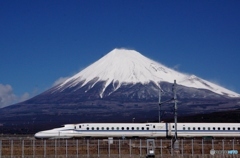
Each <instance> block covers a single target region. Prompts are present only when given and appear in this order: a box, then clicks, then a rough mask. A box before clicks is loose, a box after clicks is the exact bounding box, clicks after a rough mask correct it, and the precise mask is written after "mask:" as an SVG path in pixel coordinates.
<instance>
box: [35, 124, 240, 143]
mask: <svg viewBox="0 0 240 158" xmlns="http://www.w3.org/2000/svg"><path fill="white" fill-rule="evenodd" d="M174 135H175V124H174V123H80V124H66V125H64V127H61V128H54V129H51V130H45V131H40V132H38V133H36V134H35V135H34V136H35V138H36V139H59V138H90V137H96V138H100V137H102V138H115V137H118V138H127V137H130V138H131V137H145V138H147V137H151V138H155V137H172V136H174ZM177 136H178V137H208V136H209V137H240V124H239V123H177Z"/></svg>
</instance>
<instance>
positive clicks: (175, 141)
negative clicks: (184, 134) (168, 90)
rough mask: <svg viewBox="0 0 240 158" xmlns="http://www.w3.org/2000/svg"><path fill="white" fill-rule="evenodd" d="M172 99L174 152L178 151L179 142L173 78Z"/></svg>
mask: <svg viewBox="0 0 240 158" xmlns="http://www.w3.org/2000/svg"><path fill="white" fill-rule="evenodd" d="M172 90H173V100H174V123H175V125H174V128H175V135H174V144H173V148H174V152H175V153H176V154H178V153H179V142H178V138H177V93H176V80H174V84H173V88H172Z"/></svg>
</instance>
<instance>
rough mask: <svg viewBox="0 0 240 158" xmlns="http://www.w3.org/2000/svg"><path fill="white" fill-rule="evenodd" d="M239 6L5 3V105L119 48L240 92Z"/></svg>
mask: <svg viewBox="0 0 240 158" xmlns="http://www.w3.org/2000/svg"><path fill="white" fill-rule="evenodd" d="M239 8H240V1H239V0H236V1H234V0H229V1H227V0H225V1H223V0H218V1H217V0H194V1H192V0H186V1H180V0H177V1H172V0H163V1H157V0H152V1H148V0H144V1H143V0H138V1H137V0H131V1H129V0H121V1H118V0H114V1H113V0H111V1H110V0H101V1H98V0H87V1H83V0H71V1H69V0H68V1H67V0H66V1H63V0H39V1H38V0H36V1H35V0H21V1H19V0H10V1H9V0H0V20H1V23H0V53H1V57H0V74H1V75H0V97H1V98H2V99H1V100H0V107H1V106H5V105H9V104H12V103H13V102H19V101H22V100H25V99H28V98H30V97H33V96H34V95H37V94H39V93H41V92H43V91H45V90H47V89H49V88H50V87H51V86H52V85H53V84H54V82H55V81H57V80H58V79H60V78H65V77H68V76H72V75H74V74H75V73H77V72H79V71H80V70H82V69H83V68H85V67H87V66H88V65H90V64H91V63H93V62H94V61H96V60H97V59H99V58H100V57H102V56H103V55H105V54H106V53H108V52H110V51H111V50H112V49H114V48H122V47H124V48H129V49H134V50H136V51H138V52H140V53H142V54H143V55H145V56H147V57H149V58H151V59H153V60H156V61H158V62H160V63H162V64H164V65H166V66H168V67H170V68H175V69H177V70H178V71H180V72H185V73H189V74H195V75H196V76H199V77H201V78H203V79H206V80H209V81H212V82H215V83H218V84H219V85H222V86H224V87H226V88H228V89H231V90H233V91H235V92H238V93H240V82H239V81H240V75H239V68H240V60H239V59H240V29H239V28H240V20H239V19H240V9H239Z"/></svg>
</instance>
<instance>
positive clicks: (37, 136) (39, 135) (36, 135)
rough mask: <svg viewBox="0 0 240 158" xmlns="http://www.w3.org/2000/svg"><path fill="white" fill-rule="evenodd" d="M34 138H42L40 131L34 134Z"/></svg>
mask: <svg viewBox="0 0 240 158" xmlns="http://www.w3.org/2000/svg"><path fill="white" fill-rule="evenodd" d="M34 137H35V138H36V139H41V138H42V132H38V133H36V134H35V135H34Z"/></svg>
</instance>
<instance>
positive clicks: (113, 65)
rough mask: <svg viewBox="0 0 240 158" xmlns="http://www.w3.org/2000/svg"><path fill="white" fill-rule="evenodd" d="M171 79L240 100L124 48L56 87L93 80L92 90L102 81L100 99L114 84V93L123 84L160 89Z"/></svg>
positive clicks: (187, 85) (224, 91)
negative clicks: (107, 88)
mask: <svg viewBox="0 0 240 158" xmlns="http://www.w3.org/2000/svg"><path fill="white" fill-rule="evenodd" d="M174 80H176V81H177V83H178V84H180V85H183V86H186V87H193V88H200V89H208V90H210V91H213V92H215V93H218V94H221V95H227V96H229V97H240V95H239V94H237V93H235V92H232V91H230V90H227V89H225V88H223V87H220V86H218V85H216V84H213V83H210V82H208V81H206V80H203V79H201V78H198V77H196V76H194V75H187V74H183V73H180V72H177V71H175V70H173V69H170V68H167V67H166V66H164V65H162V64H160V63H158V62H155V61H153V60H151V59H149V58H146V57H145V56H143V55H142V54H140V53H139V52H137V51H135V50H126V49H114V50H112V51H111V52H109V53H108V54H107V55H105V56H103V57H102V58H101V59H99V60H98V61H96V62H94V63H93V64H91V65H90V66H88V67H87V68H85V69H84V70H82V71H80V72H79V73H77V74H76V75H74V76H73V77H71V78H69V79H67V80H66V81H65V82H63V83H62V84H60V85H58V87H57V89H59V90H64V89H65V88H67V87H74V86H76V85H78V84H79V83H80V82H83V84H82V85H81V87H83V86H84V85H86V84H87V83H89V82H90V81H95V83H94V84H92V87H94V85H95V84H96V83H97V82H99V81H105V85H104V86H103V87H104V88H103V89H102V92H101V93H100V94H99V95H100V96H101V97H102V96H103V93H104V91H105V89H106V87H108V86H109V85H110V84H113V86H114V88H115V89H114V91H116V90H117V89H118V88H119V87H121V85H122V84H127V83H131V84H135V83H142V84H147V83H149V82H153V83H155V84H156V86H158V87H159V83H160V82H162V81H165V82H170V83H172V82H173V81H174ZM81 87H79V88H81Z"/></svg>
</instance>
